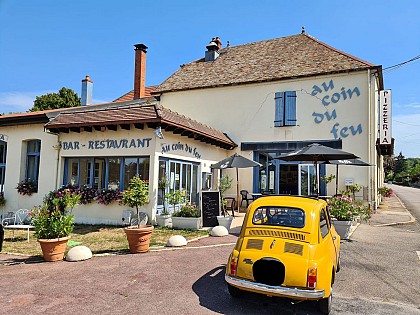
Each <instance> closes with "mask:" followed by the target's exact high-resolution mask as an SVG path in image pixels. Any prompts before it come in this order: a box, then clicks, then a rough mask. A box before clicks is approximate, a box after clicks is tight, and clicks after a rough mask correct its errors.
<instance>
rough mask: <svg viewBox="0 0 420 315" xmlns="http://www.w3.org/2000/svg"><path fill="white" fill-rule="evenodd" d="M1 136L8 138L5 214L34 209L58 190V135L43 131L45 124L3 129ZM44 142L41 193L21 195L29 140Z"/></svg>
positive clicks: (39, 187)
mask: <svg viewBox="0 0 420 315" xmlns="http://www.w3.org/2000/svg"><path fill="white" fill-rule="evenodd" d="M0 133H1V134H4V135H7V136H8V141H7V156H6V174H5V187H4V196H5V198H6V205H5V207H4V211H16V210H18V209H22V208H25V209H32V208H33V207H34V206H36V205H40V204H41V203H42V199H43V197H44V195H45V194H47V193H48V192H49V191H51V190H53V189H55V181H56V175H57V167H56V165H57V150H55V149H54V146H55V145H56V144H57V136H55V135H52V134H48V133H45V132H44V126H43V125H42V124H34V125H20V126H10V127H2V128H1V129H0ZM37 139H38V140H41V154H40V165H39V168H40V171H39V185H38V192H37V193H34V194H32V195H31V196H22V195H20V194H18V192H17V190H16V186H17V184H18V183H19V182H20V181H21V180H23V179H24V178H25V170H26V141H29V140H37Z"/></svg>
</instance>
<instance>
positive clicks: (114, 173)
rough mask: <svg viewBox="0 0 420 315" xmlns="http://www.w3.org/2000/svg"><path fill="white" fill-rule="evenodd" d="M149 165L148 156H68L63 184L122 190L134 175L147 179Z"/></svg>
mask: <svg viewBox="0 0 420 315" xmlns="http://www.w3.org/2000/svg"><path fill="white" fill-rule="evenodd" d="M149 165H150V158H149V157H109V158H106V157H95V158H68V159H66V160H65V163H64V180H63V184H64V185H66V184H71V185H74V186H83V185H87V186H89V187H92V188H95V189H103V188H106V189H114V190H123V189H126V188H127V187H128V183H129V182H130V179H131V178H133V177H134V176H135V175H139V176H140V177H141V179H143V180H148V179H149Z"/></svg>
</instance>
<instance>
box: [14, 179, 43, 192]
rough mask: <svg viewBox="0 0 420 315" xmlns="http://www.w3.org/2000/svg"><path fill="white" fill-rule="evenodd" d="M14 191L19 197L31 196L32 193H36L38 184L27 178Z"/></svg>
mask: <svg viewBox="0 0 420 315" xmlns="http://www.w3.org/2000/svg"><path fill="white" fill-rule="evenodd" d="M16 189H17V191H18V193H19V194H21V195H27V196H31V195H32V194H33V193H36V192H38V184H37V183H36V182H34V181H33V180H32V179H30V178H28V179H25V180H23V181H21V182H20V183H18V184H17V186H16Z"/></svg>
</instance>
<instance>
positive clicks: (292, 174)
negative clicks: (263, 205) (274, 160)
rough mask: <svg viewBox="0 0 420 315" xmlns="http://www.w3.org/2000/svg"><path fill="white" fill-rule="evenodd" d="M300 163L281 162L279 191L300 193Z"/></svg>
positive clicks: (291, 193)
mask: <svg viewBox="0 0 420 315" xmlns="http://www.w3.org/2000/svg"><path fill="white" fill-rule="evenodd" d="M298 191H299V180H298V164H280V182H279V193H280V194H286V195H298Z"/></svg>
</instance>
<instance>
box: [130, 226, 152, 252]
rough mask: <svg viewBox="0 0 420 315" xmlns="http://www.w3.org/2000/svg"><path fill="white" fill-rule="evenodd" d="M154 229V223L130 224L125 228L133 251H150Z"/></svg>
mask: <svg viewBox="0 0 420 315" xmlns="http://www.w3.org/2000/svg"><path fill="white" fill-rule="evenodd" d="M153 229H154V227H153V225H140V227H137V226H130V227H127V228H125V229H124V232H125V234H126V235H127V241H128V247H129V249H130V252H131V253H133V254H137V253H145V252H147V251H149V246H150V239H151V238H152V231H153Z"/></svg>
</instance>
